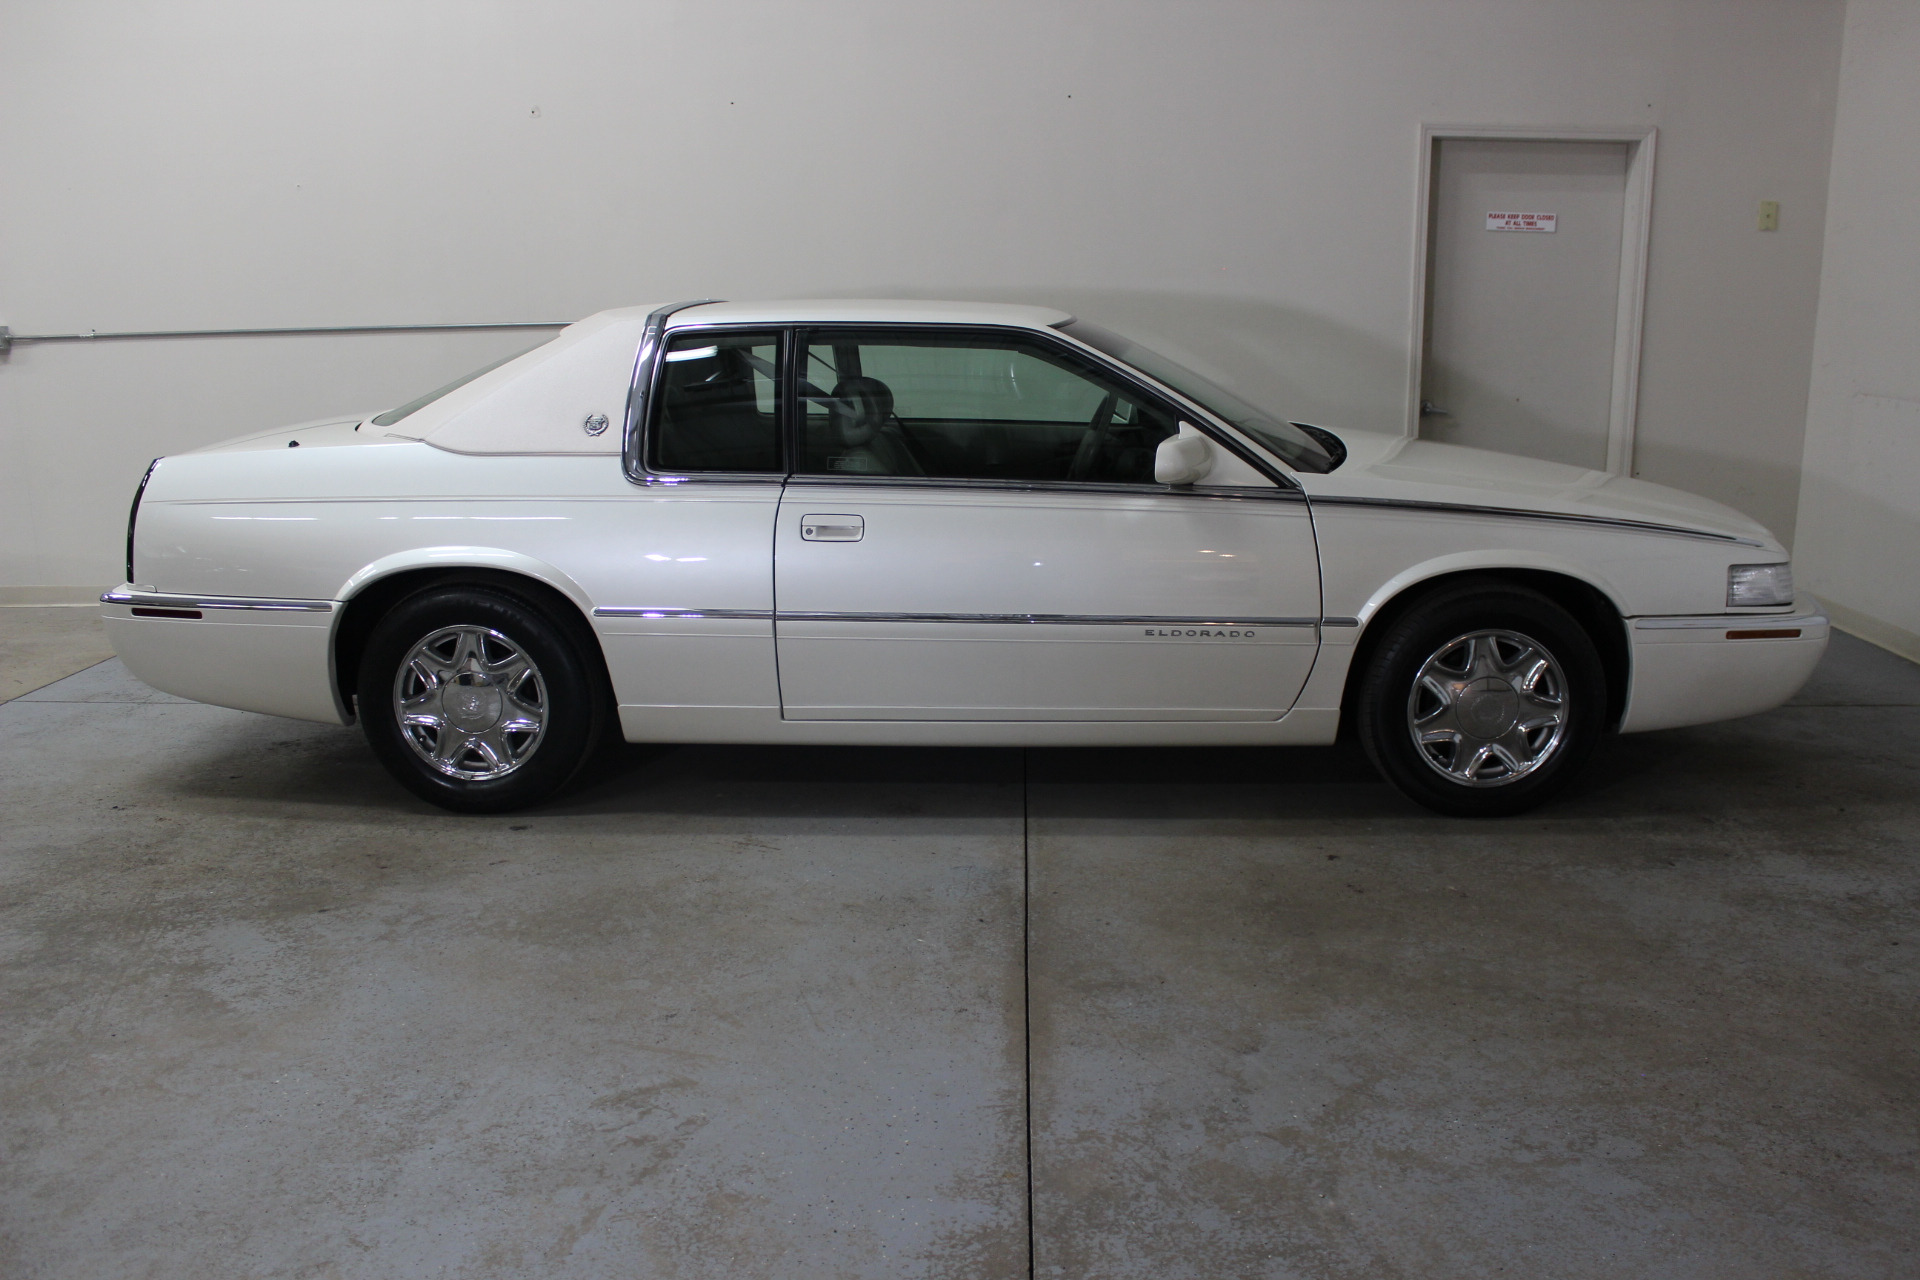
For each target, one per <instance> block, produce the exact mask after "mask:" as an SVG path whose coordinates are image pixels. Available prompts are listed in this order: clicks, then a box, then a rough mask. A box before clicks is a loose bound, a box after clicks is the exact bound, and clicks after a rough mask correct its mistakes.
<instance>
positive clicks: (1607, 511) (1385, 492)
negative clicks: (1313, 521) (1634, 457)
mask: <svg viewBox="0 0 1920 1280" xmlns="http://www.w3.org/2000/svg"><path fill="white" fill-rule="evenodd" d="M1334 434H1335V435H1337V436H1339V437H1340V440H1341V442H1342V443H1344V444H1345V445H1346V446H1347V459H1346V461H1345V462H1344V463H1342V464H1341V466H1340V467H1339V468H1338V469H1336V470H1335V471H1333V472H1332V473H1330V474H1328V475H1321V476H1315V475H1307V476H1302V477H1300V479H1301V483H1302V484H1303V485H1304V487H1305V488H1306V490H1307V495H1308V497H1309V498H1312V497H1349V498H1383V499H1388V500H1392V501H1401V502H1436V503H1457V504H1460V505H1463V506H1479V507H1498V508H1501V509H1504V510H1512V511H1548V512H1553V513H1555V514H1560V515H1573V516H1591V517H1597V518H1601V519H1612V520H1631V521H1637V522H1641V523H1646V524H1655V525H1669V526H1673V527H1677V528H1683V529H1691V530H1698V531H1700V532H1703V533H1713V534H1720V535H1722V536H1725V537H1732V538H1739V539H1742V540H1744V541H1748V542H1752V543H1756V544H1758V545H1761V546H1763V547H1766V548H1768V549H1770V550H1779V549H1781V544H1780V542H1779V540H1778V539H1777V538H1775V537H1774V536H1773V535H1772V534H1771V533H1769V532H1768V531H1767V529H1766V527H1765V526H1764V525H1761V524H1759V523H1758V522H1757V521H1754V520H1752V519H1750V518H1748V517H1747V516H1744V515H1742V514H1740V513H1739V512H1738V511H1735V510H1734V509H1733V508H1732V507H1728V506H1723V505H1722V504H1720V503H1718V502H1714V501H1712V500H1710V499H1707V498H1702V497H1699V496H1698V495H1696V494H1691V493H1686V492H1683V491H1682V490H1679V489H1670V488H1668V487H1667V486H1666V485H1663V484H1653V483H1651V482H1649V481H1646V480H1633V479H1628V478H1626V477H1624V476H1614V475H1609V474H1608V473H1606V472H1604V471H1593V470H1589V469H1587V468H1585V467H1574V466H1568V465H1566V464H1565V463H1559V462H1546V461H1542V460H1541V459H1538V458H1522V457H1519V456H1517V455H1515V454H1510V453H1494V452H1491V451H1489V450H1486V449H1468V448H1465V447H1463V446H1461V445H1453V444H1438V443H1436V442H1434V441H1431V440H1408V439H1405V438H1404V437H1401V436H1389V435H1383V434H1380V433H1378V432H1373V431H1348V430H1340V431H1336V432H1335V433H1334Z"/></svg>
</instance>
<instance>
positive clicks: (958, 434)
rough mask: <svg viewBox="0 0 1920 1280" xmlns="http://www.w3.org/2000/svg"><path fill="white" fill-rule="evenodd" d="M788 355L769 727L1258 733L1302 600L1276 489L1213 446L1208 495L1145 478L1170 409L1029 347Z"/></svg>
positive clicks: (983, 340) (1310, 614)
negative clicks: (844, 722) (991, 725)
mask: <svg viewBox="0 0 1920 1280" xmlns="http://www.w3.org/2000/svg"><path fill="white" fill-rule="evenodd" d="M797 341H798V346H797V348H796V366H797V368H798V371H799V377H798V378H797V379H796V386H797V388H798V398H799V412H798V414H797V415H796V416H797V423H796V428H797V432H798V437H799V438H798V441H797V448H796V466H795V472H794V474H793V475H792V476H791V477H789V479H788V482H787V486H786V490H785V492H784V493H783V495H782V497H781V503H780V509H779V513H778V518H777V520H776V524H775V533H774V590H775V607H776V620H775V647H776V653H777V661H778V666H779V674H780V689H781V703H782V713H783V715H785V716H786V717H787V718H788V719H796V720H823V719H825V720H836V719H911V720H1007V721H1015V720H1114V721H1128V720H1271V719H1275V718H1277V717H1279V716H1281V715H1283V714H1285V713H1286V711H1287V709H1288V708H1289V707H1290V706H1291V705H1292V704H1293V700H1294V698H1295V696H1296V695H1297V694H1298V692H1299V690H1300V687H1301V685H1302V684H1303V683H1304V681H1305V679H1306V675H1307V672H1308V669H1309V668H1310V667H1311V665H1312V663H1313V659H1314V654H1315V650H1316V646H1317V641H1318V626H1317V624H1318V620H1319V612H1320V581H1319V569H1318V563H1317V558H1316V554H1315V548H1314V541H1313V531H1312V526H1311V523H1310V520H1309V516H1308V512H1307V507H1306V504H1305V502H1304V500H1303V499H1302V497H1301V495H1300V493H1299V491H1298V490H1297V489H1295V488H1292V487H1290V486H1287V485H1282V484H1276V483H1275V482H1274V481H1273V480H1272V479H1270V478H1269V477H1267V476H1265V475H1262V474H1261V473H1260V472H1259V471H1257V470H1255V469H1254V468H1253V467H1251V466H1249V465H1248V464H1247V463H1246V462H1244V461H1242V460H1241V459H1239V458H1238V457H1235V456H1234V455H1233V454H1232V453H1231V452H1230V451H1227V450H1224V449H1219V448H1217V447H1216V451H1215V452H1216V466H1215V470H1214V472H1213V473H1212V474H1210V475H1209V476H1208V477H1207V480H1208V483H1206V484H1202V485H1194V486H1187V487H1174V486H1167V485H1161V484H1156V483H1155V482H1154V481H1153V478H1152V477H1153V454H1154V448H1155V446H1156V445H1158V443H1159V442H1160V441H1161V440H1162V439H1164V438H1165V437H1166V436H1168V435H1170V434H1172V433H1173V432H1174V431H1176V430H1177V429H1178V427H1179V424H1180V422H1181V421H1182V415H1181V413H1180V411H1179V410H1178V409H1176V408H1175V407H1173V406H1171V405H1169V404H1167V403H1164V402H1162V401H1160V400H1159V399H1158V398H1156V396H1155V395H1154V394H1153V392H1152V391H1151V390H1150V389H1149V388H1147V387H1145V386H1144V385H1142V384H1138V383H1136V382H1134V381H1132V380H1130V379H1129V378H1127V377H1126V376H1125V375H1124V374H1121V373H1119V372H1117V371H1115V370H1112V369H1109V368H1107V367H1104V366H1102V365H1099V364H1098V363H1096V362H1094V361H1093V360H1091V359H1090V358H1088V357H1086V356H1084V355H1082V354H1081V353H1079V352H1078V351H1077V350H1076V349H1074V348H1072V347H1071V346H1069V345H1067V344H1065V343H1056V342H1054V341H1051V340H1050V339H1048V338H1046V337H1044V336H1042V335H1039V334H1036V333H1031V332H1029V331H1022V330H991V329H909V328H894V329H886V328H880V329H872V328H869V329H853V328H845V329H841V328H820V329H814V330H810V331H806V332H803V333H802V334H799V335H797ZM1191 417H1192V415H1190V414H1189V415H1187V420H1191Z"/></svg>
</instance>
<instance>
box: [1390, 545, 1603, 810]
mask: <svg viewBox="0 0 1920 1280" xmlns="http://www.w3.org/2000/svg"><path fill="white" fill-rule="evenodd" d="M1606 706H1607V686H1606V675H1605V670H1604V668H1603V667H1602V665H1601V662H1600V655H1599V653H1598V652H1597V651H1596V650H1595V648H1594V645H1593V640H1592V638H1591V637H1589V636H1588V635H1587V633H1586V631H1585V629H1584V628H1582V627H1581V626H1580V624H1579V623H1578V622H1576V621H1575V620H1574V619H1573V618H1572V616H1571V615H1569V614H1568V613H1567V611H1566V610H1564V609H1562V608H1561V607H1560V606H1559V605H1557V604H1555V603H1554V602H1553V601H1551V600H1549V599H1547V598H1546V597H1545V596H1542V595H1540V594H1538V593H1536V592H1533V591H1528V590H1526V589H1524V588H1520V587H1509V586H1503V585H1499V584H1494V583H1480V584H1463V585H1461V586H1459V587H1455V588H1452V589H1449V590H1443V591H1441V592H1439V593H1436V594H1435V595H1433V596H1431V597H1429V598H1428V599H1426V600H1423V601H1421V602H1420V603H1418V604H1416V605H1414V606H1413V608H1411V609H1409V610H1408V611H1407V612H1406V613H1405V614H1403V615H1401V616H1400V617H1399V618H1398V619H1397V620H1396V621H1394V622H1392V623H1391V624H1389V630H1388V632H1387V634H1386V635H1385V636H1383V637H1382V638H1381V641H1380V643H1379V645H1378V646H1377V647H1375V648H1374V649H1373V651H1372V657H1371V659H1370V660H1369V661H1368V664H1367V667H1366V670H1365V672H1364V674H1363V676H1362V682H1361V689H1360V703H1359V706H1358V708H1357V709H1356V715H1355V722H1356V727H1357V728H1358V730H1359V734H1360V742H1361V745H1362V746H1363V747H1365V748H1366V752H1367V755H1368V757H1369V758H1370V759H1372V761H1373V763H1374V767H1375V768H1377V769H1379V770H1380V772H1381V774H1382V775H1383V776H1384V777H1385V778H1386V779H1387V781H1389V782H1391V783H1392V784H1393V785H1394V786H1396V787H1398V788H1399V789H1400V790H1401V791H1402V792H1404V793H1405V794H1406V795H1407V796H1408V797H1410V798H1411V799H1413V800H1416V801H1418V802H1419V803H1420V804H1423V805H1425V806H1427V807H1428V808H1429V809H1433V810H1436V811H1438V812H1440V813H1446V814H1452V815H1455V816H1459V817H1498V816H1501V815H1505V814H1511V813H1519V812H1522V811H1523V810H1526V809H1530V808H1532V807H1534V806H1535V805H1537V804H1540V803H1541V802H1542V801H1544V800H1546V799H1547V798H1548V797H1549V796H1551V795H1552V794H1553V793H1554V792H1556V791H1558V790H1559V789H1560V788H1561V787H1563V786H1565V785H1566V783H1567V782H1568V781H1569V780H1570V779H1571V778H1572V777H1573V775H1574V774H1575V773H1577V772H1578V771H1579V769H1580V766H1581V765H1582V764H1584V763H1585V761H1586V759H1587V757H1588V756H1589V755H1591V754H1592V752H1593V748H1594V746H1595V745H1596V744H1597V743H1598V741H1599V738H1600V734H1601V732H1602V730H1603V729H1604V721H1605V717H1606Z"/></svg>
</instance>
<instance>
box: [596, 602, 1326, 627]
mask: <svg viewBox="0 0 1920 1280" xmlns="http://www.w3.org/2000/svg"><path fill="white" fill-rule="evenodd" d="M593 616H594V617H596V618H752V619H765V620H771V621H774V622H958V623H973V624H981V623H1005V624H1010V625H1014V626H1033V625H1041V626H1048V625H1052V626H1095V627H1234V628H1248V627H1321V626H1327V627H1357V626H1359V625H1360V623H1359V621H1358V619H1354V618H1212V617H1208V618H1185V617H1181V618H1172V617H1158V616H1148V615H1144V614H1142V615H1138V616H1135V615H1120V614H1104V613H817V612H803V611H799V610H792V609H781V610H769V609H662V608H653V607H650V606H647V605H603V606H601V607H599V608H596V609H595V610H594V611H593Z"/></svg>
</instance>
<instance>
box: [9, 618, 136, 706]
mask: <svg viewBox="0 0 1920 1280" xmlns="http://www.w3.org/2000/svg"><path fill="white" fill-rule="evenodd" d="M112 656H113V646H112V645H111V644H109V643H107V629H106V628H105V627H103V626H101V625H100V606H99V605H97V604H89V605H0V702H6V701H8V700H9V699H12V698H17V697H19V696H20V695H21V694H23V693H30V692H32V691H33V690H35V689H38V688H41V687H42V686H44V685H49V684H52V683H53V682H54V681H55V680H58V679H60V678H61V677H62V676H70V675H72V674H73V673H74V672H76V671H85V670H86V669H87V668H88V667H90V666H92V665H94V664H95V663H96V662H104V661H106V660H107V659H108V658H111V657H112Z"/></svg>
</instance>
